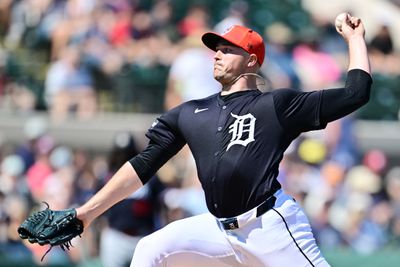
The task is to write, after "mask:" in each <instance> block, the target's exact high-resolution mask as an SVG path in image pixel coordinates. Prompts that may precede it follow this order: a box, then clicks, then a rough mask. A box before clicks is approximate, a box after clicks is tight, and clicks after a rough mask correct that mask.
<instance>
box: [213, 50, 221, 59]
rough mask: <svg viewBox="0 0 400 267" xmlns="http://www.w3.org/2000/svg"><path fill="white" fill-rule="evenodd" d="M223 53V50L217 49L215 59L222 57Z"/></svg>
mask: <svg viewBox="0 0 400 267" xmlns="http://www.w3.org/2000/svg"><path fill="white" fill-rule="evenodd" d="M221 54H222V52H221V50H217V52H215V55H214V59H215V60H219V59H221Z"/></svg>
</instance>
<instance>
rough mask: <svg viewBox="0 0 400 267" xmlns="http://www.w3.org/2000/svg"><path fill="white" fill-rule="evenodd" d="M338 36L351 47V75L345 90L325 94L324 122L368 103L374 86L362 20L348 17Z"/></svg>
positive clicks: (335, 90)
mask: <svg viewBox="0 0 400 267" xmlns="http://www.w3.org/2000/svg"><path fill="white" fill-rule="evenodd" d="M339 34H341V35H342V37H343V39H344V40H345V41H346V43H347V44H348V51H349V67H348V74H347V80H346V85H345V87H344V89H343V88H340V89H329V90H325V91H323V93H322V99H321V101H322V102H321V108H320V120H321V121H322V122H325V123H327V122H330V121H334V120H336V119H339V118H341V117H344V116H346V115H348V114H350V113H352V112H353V111H355V110H357V109H358V108H360V107H361V106H363V105H364V104H366V103H367V102H368V101H369V96H370V90H371V84H372V77H371V68H370V64H369V58H368V51H367V45H366V42H365V38H364V35H365V29H364V25H363V23H362V21H361V20H360V19H359V18H357V17H352V16H351V15H349V14H348V15H347V19H346V21H345V22H344V23H343V24H342V29H341V31H339Z"/></svg>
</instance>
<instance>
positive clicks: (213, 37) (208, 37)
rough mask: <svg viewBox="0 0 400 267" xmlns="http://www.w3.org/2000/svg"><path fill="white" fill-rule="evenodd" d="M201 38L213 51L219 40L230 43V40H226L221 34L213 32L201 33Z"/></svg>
mask: <svg viewBox="0 0 400 267" xmlns="http://www.w3.org/2000/svg"><path fill="white" fill-rule="evenodd" d="M201 40H202V41H203V43H204V44H205V45H206V46H207V47H208V48H210V49H211V50H214V51H216V50H217V45H218V43H219V42H220V41H225V42H228V43H232V42H230V41H228V40H226V39H225V38H224V37H222V36H221V35H219V34H216V33H214V32H207V33H205V34H203V36H202V37H201Z"/></svg>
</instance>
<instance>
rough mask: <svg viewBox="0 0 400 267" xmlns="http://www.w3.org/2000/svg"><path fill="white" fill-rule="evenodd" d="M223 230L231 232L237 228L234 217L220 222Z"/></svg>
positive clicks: (237, 224) (236, 221)
mask: <svg viewBox="0 0 400 267" xmlns="http://www.w3.org/2000/svg"><path fill="white" fill-rule="evenodd" d="M220 222H221V223H222V226H223V227H224V229H225V230H233V229H237V228H239V223H238V220H237V219H236V217H233V218H228V219H225V220H223V221H220Z"/></svg>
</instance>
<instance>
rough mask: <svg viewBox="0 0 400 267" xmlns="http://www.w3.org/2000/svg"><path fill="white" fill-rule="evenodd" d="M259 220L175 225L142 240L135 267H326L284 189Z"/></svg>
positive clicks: (196, 220)
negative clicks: (236, 224)
mask: <svg viewBox="0 0 400 267" xmlns="http://www.w3.org/2000/svg"><path fill="white" fill-rule="evenodd" d="M275 196H276V198H277V200H276V202H275V206H274V208H273V209H270V210H269V211H267V212H266V213H264V214H263V215H261V216H260V217H257V218H256V217H255V216H249V214H250V215H251V214H254V212H255V209H253V210H251V211H249V212H246V213H245V214H242V215H239V216H238V219H239V222H240V224H239V225H240V227H239V228H237V229H234V230H224V229H223V227H222V225H221V224H220V222H219V221H218V220H217V219H216V218H215V217H214V216H213V215H211V214H210V213H206V214H202V215H198V216H194V217H190V218H186V219H183V220H179V221H175V222H173V223H171V224H169V225H167V226H165V227H164V228H163V229H161V230H159V231H157V232H154V233H153V234H151V235H149V236H146V237H144V238H142V239H141V240H140V241H139V243H138V245H137V247H136V249H135V252H134V255H133V259H132V262H131V267H156V266H165V267H166V266H173V267H180V266H182V267H197V266H198V267H200V266H201V267H204V266H206V267H228V266H242V267H243V266H249V267H263V266H268V267H283V266H285V267H303V266H304V267H305V266H307V267H308V266H318V267H326V266H329V264H328V263H327V262H326V260H325V259H324V258H323V256H322V254H321V252H320V250H319V248H318V247H317V245H316V243H315V239H314V236H313V234H312V232H311V227H310V224H309V222H308V220H307V218H306V216H305V214H304V212H303V210H302V209H301V208H300V206H299V205H298V204H297V203H296V202H295V201H294V200H293V198H292V197H290V196H288V195H286V194H285V193H284V192H283V191H282V190H279V191H277V192H276V193H275Z"/></svg>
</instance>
